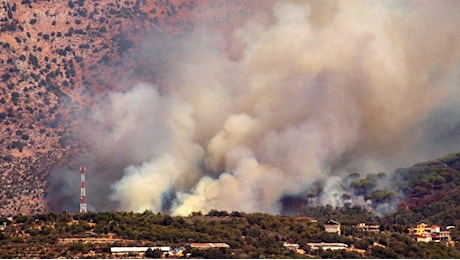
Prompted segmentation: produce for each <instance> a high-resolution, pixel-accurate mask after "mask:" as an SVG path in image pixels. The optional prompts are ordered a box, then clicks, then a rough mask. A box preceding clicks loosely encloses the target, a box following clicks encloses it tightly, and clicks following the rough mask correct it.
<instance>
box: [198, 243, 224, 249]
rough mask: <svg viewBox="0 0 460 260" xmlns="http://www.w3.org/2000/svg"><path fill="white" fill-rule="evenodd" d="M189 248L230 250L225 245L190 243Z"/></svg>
mask: <svg viewBox="0 0 460 260" xmlns="http://www.w3.org/2000/svg"><path fill="white" fill-rule="evenodd" d="M189 245H190V247H191V248H197V249H199V250H206V249H210V248H230V246H229V245H228V244H227V243H191V244H189Z"/></svg>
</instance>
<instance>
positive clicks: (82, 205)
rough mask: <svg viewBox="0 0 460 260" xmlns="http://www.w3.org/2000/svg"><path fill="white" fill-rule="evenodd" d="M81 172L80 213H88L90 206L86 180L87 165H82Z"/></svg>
mask: <svg viewBox="0 0 460 260" xmlns="http://www.w3.org/2000/svg"><path fill="white" fill-rule="evenodd" d="M80 173H81V189H80V213H86V212H88V207H87V204H86V181H85V173H86V167H85V166H81V167H80Z"/></svg>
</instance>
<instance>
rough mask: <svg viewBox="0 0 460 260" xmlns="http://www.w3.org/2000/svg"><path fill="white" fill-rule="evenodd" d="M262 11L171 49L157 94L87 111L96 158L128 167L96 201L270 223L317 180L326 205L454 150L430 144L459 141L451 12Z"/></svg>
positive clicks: (442, 4) (117, 98) (446, 5)
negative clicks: (359, 185)
mask: <svg viewBox="0 0 460 260" xmlns="http://www.w3.org/2000/svg"><path fill="white" fill-rule="evenodd" d="M266 4H268V2H267V3H266ZM270 5H271V6H270V8H266V9H263V8H261V9H260V10H269V12H267V13H264V12H263V11H260V12H256V13H255V14H254V15H253V16H251V17H250V18H249V19H248V20H247V21H246V23H245V25H244V26H242V27H239V28H235V30H234V31H233V34H231V35H230V36H229V37H220V36H219V35H218V34H210V33H203V31H200V33H196V34H193V33H192V34H191V35H189V36H187V37H186V38H185V40H184V41H183V42H181V43H175V45H174V44H173V43H171V45H172V46H175V47H174V48H171V49H172V51H171V53H168V54H166V55H164V56H162V58H163V59H164V57H167V61H168V62H167V64H165V66H166V67H167V69H168V70H169V72H168V76H167V77H166V78H167V80H166V83H165V86H163V87H165V89H166V91H165V92H164V93H159V91H158V86H155V85H153V84H149V83H145V82H144V83H139V84H137V85H135V86H132V88H131V89H130V90H128V91H126V92H117V93H111V94H110V97H109V102H108V105H105V106H102V107H99V108H95V113H94V117H93V121H94V126H92V127H91V128H90V129H91V131H90V132H91V133H90V135H92V141H93V142H94V145H95V148H96V150H97V153H98V154H99V155H101V156H102V157H104V158H106V159H107V158H108V160H109V161H108V162H107V163H108V164H110V163H111V162H114V163H115V162H118V161H119V160H123V161H125V162H129V164H130V165H129V166H128V167H126V168H125V169H124V170H123V173H122V174H121V173H114V174H113V177H112V179H111V182H112V183H113V185H112V190H111V194H110V195H107V194H101V196H102V197H103V198H107V197H108V198H107V199H110V200H112V201H114V202H117V203H119V208H118V209H120V210H133V211H143V210H145V209H151V210H153V211H162V210H164V209H165V207H167V210H168V212H170V213H172V214H178V215H186V214H189V213H190V212H192V211H203V212H207V211H208V210H210V209H219V210H229V211H231V210H240V211H247V212H254V211H262V212H269V213H279V211H280V199H281V198H282V197H283V196H286V195H296V194H300V193H302V192H305V191H307V190H309V189H310V188H311V187H312V185H313V183H315V182H317V181H324V182H326V185H325V190H324V194H323V197H322V198H321V201H322V202H323V203H334V200H333V198H330V197H328V196H329V194H334V193H341V192H342V193H343V191H340V189H341V188H340V185H337V180H338V179H337V178H336V177H335V176H346V175H347V174H349V173H351V172H355V171H357V172H361V173H368V172H378V171H388V170H392V169H394V167H397V166H408V165H407V164H408V163H414V162H416V160H424V159H428V158H433V157H435V156H439V155H443V154H445V153H447V152H450V151H451V150H455V149H458V148H457V147H455V146H452V145H451V146H449V147H447V146H446V147H444V148H443V146H439V145H437V144H448V143H449V144H452V143H455V142H458V141H459V131H458V129H459V125H460V120H459V118H460V117H459V115H460V111H459V110H460V109H459V107H460V94H459V93H460V92H459V91H457V90H456V88H457V84H458V83H460V80H459V79H460V78H459V71H460V70H459V69H460V66H459V57H460V55H459V54H460V51H459V41H460V31H459V30H458V24H460V16H458V14H457V13H456V12H457V10H460V2H455V1H437V2H432V1H425V2H421V1H417V2H414V3H412V2H409V1H404V2H400V1H396V2H393V1H382V2H376V1H340V2H331V1H328V2H327V3H323V2H319V1H314V2H312V3H309V2H308V1H278V2H276V3H273V4H270ZM148 44H149V43H148V41H147V42H146V43H145V45H146V46H148ZM223 46H225V48H224V47H223ZM152 48H153V49H154V48H155V46H153V47H150V49H152ZM146 49H149V48H146ZM439 133H442V135H440V134H439ZM434 141H436V142H434ZM109 183H110V182H109ZM88 193H89V194H91V193H92V196H97V195H96V194H95V193H97V190H94V191H88ZM99 197H100V196H99ZM167 198H169V201H168V199H167ZM165 201H168V202H165ZM165 203H167V204H165Z"/></svg>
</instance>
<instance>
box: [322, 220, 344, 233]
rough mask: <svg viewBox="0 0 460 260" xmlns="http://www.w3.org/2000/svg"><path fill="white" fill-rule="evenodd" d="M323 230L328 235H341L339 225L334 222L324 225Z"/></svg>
mask: <svg viewBox="0 0 460 260" xmlns="http://www.w3.org/2000/svg"><path fill="white" fill-rule="evenodd" d="M324 229H325V231H326V232H328V233H336V234H337V235H340V234H341V230H340V223H339V222H337V221H335V220H329V221H328V222H326V224H324Z"/></svg>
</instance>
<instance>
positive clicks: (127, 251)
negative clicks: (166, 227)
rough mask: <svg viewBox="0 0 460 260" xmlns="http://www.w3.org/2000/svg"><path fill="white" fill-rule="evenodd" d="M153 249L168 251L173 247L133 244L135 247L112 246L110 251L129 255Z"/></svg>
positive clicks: (140, 253)
mask: <svg viewBox="0 0 460 260" xmlns="http://www.w3.org/2000/svg"><path fill="white" fill-rule="evenodd" d="M149 248H150V249H152V250H155V249H157V250H161V251H162V252H163V253H168V252H170V251H171V247H169V246H152V247H147V246H133V247H111V248H110V252H111V253H112V254H114V255H129V254H139V255H143V254H145V252H147V249H149Z"/></svg>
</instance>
